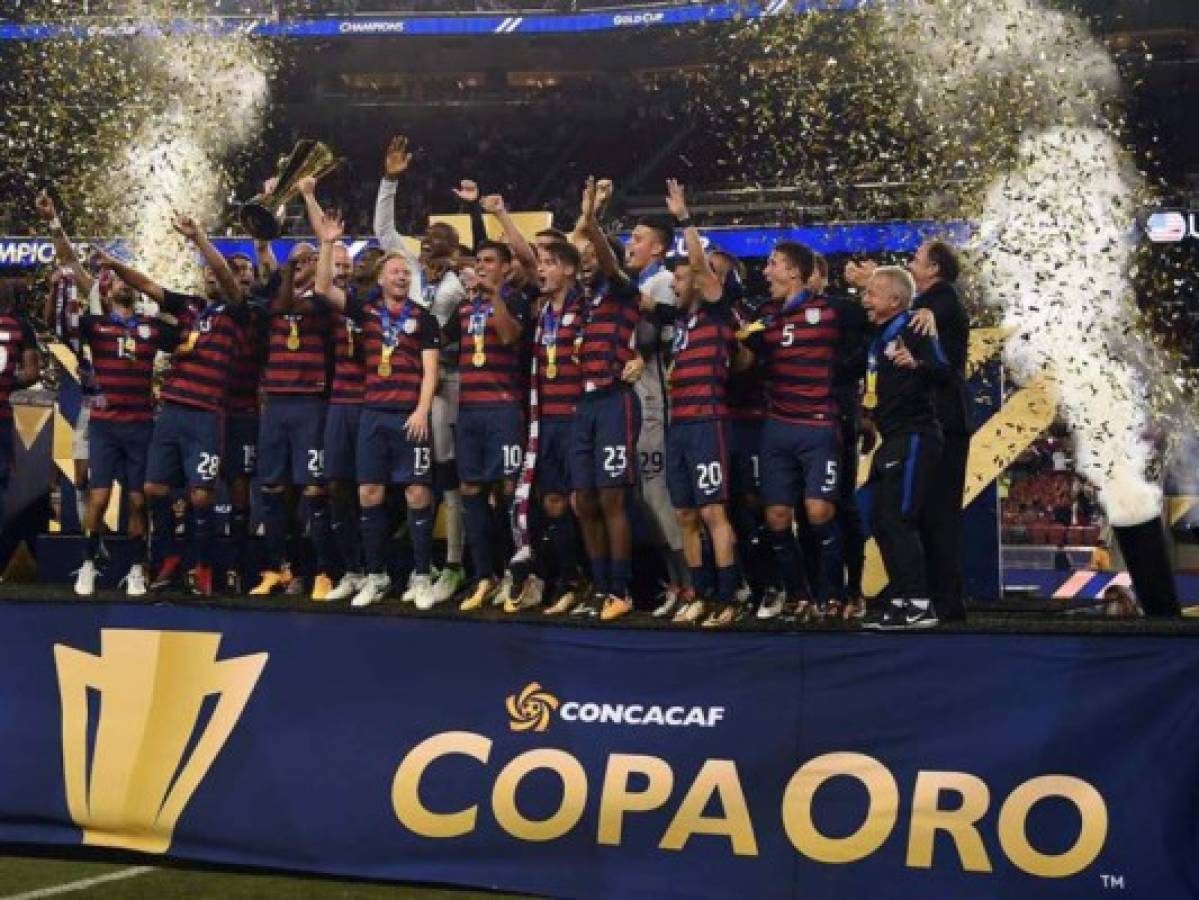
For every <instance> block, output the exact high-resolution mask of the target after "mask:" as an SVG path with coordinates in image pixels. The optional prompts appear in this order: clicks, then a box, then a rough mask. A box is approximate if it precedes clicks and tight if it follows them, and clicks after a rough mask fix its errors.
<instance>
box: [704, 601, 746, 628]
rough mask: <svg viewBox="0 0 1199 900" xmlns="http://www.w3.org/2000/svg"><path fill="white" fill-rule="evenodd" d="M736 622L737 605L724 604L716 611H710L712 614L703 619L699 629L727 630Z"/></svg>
mask: <svg viewBox="0 0 1199 900" xmlns="http://www.w3.org/2000/svg"><path fill="white" fill-rule="evenodd" d="M735 621H737V604H736V603H725V604H722V605H721V606H720V607H719V608H718V609H714V610H712V614H711V615H709V616H708V618H706V619H704V621H703V622H702V623H701V625H700V628H728V627H729V626H730V625H732V624H733V623H734V622H735Z"/></svg>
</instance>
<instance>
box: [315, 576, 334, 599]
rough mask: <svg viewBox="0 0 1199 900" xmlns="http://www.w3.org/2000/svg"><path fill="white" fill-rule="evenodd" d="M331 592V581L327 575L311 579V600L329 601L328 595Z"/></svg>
mask: <svg viewBox="0 0 1199 900" xmlns="http://www.w3.org/2000/svg"><path fill="white" fill-rule="evenodd" d="M332 592H333V579H332V578H330V577H329V576H328V575H325V574H324V573H321V574H320V575H317V576H316V578H314V579H312V599H313V600H317V601H325V600H328V599H329V594H331V593H332Z"/></svg>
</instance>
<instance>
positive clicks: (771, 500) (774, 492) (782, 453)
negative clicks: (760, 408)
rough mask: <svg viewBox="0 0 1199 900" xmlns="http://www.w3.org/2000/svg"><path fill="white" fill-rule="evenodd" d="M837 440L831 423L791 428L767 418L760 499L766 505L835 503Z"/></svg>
mask: <svg viewBox="0 0 1199 900" xmlns="http://www.w3.org/2000/svg"><path fill="white" fill-rule="evenodd" d="M840 444H841V438H840V434H839V433H838V429H837V426H836V425H835V424H830V425H792V424H790V423H788V422H780V421H779V420H778V419H767V420H766V427H765V428H764V429H763V431H762V460H761V472H762V500H763V501H764V502H765V503H766V505H767V506H790V507H794V506H796V505H798V503H799V501H800V500H801V499H803V500H827V501H828V502H829V503H836V502H837V496H838V494H837V480H838V477H839V475H840V464H841V462H840V461H841V446H840Z"/></svg>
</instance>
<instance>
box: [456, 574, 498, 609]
mask: <svg viewBox="0 0 1199 900" xmlns="http://www.w3.org/2000/svg"><path fill="white" fill-rule="evenodd" d="M498 589H499V584H498V582H496V580H495V579H494V578H480V579H478V580H477V581H475V583H474V586H473V587H472V588H471V590H470V593H468V594H467V595H466V599H465V600H463V601H462V602H461V603H460V604H458V609H459V610H461V611H462V612H475V611H476V610H478V609H482V608H483V606H484V605H486V603H487V601H488V600H490V599H491V598H492V597H494V596H495V592H496V591H497V590H498Z"/></svg>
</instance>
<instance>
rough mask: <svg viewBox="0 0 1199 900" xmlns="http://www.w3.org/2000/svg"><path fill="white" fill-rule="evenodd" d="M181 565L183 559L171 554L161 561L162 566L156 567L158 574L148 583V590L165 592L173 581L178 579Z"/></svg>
mask: <svg viewBox="0 0 1199 900" xmlns="http://www.w3.org/2000/svg"><path fill="white" fill-rule="evenodd" d="M182 565H183V557H181V556H179V555H178V554H174V553H173V554H171V555H170V556H168V557H167V558H166V559H164V560H163V561H162V565H161V566H159V567H158V573H157V574H156V575H155V576H154V580H153V581H152V582H150V590H152V591H165V590H166V589H167V588H169V587H170V586H171V585H172V584H174V583H175V579H176V578H178V577H179V567H180V566H182Z"/></svg>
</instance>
